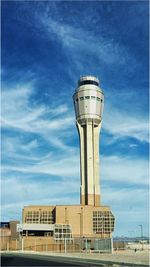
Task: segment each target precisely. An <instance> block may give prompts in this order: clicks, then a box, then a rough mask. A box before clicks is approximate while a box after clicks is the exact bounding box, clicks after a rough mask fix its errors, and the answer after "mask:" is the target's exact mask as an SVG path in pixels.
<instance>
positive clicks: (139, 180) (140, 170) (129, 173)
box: [101, 156, 148, 185]
mask: <svg viewBox="0 0 150 267" xmlns="http://www.w3.org/2000/svg"><path fill="white" fill-rule="evenodd" d="M101 176H102V183H103V182H104V183H105V181H109V182H114V183H116V184H117V183H118V184H119V185H121V184H129V185H148V160H144V159H142V158H134V157H133V158H132V157H123V156H120V157H119V156H110V157H106V156H101Z"/></svg>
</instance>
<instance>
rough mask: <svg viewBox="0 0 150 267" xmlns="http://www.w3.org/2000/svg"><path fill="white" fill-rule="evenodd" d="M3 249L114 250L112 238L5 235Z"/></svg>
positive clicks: (44, 250)
mask: <svg viewBox="0 0 150 267" xmlns="http://www.w3.org/2000/svg"><path fill="white" fill-rule="evenodd" d="M1 250H19V251H20V250H22V251H35V252H36V251H37V252H50V251H52V252H62V253H66V252H67V253H71V252H72V253H73V252H83V253H90V252H108V253H110V252H111V250H112V241H111V239H94V238H93V239H88V238H74V239H73V240H72V241H70V240H67V239H66V240H65V239H64V240H62V241H54V240H53V237H25V236H24V237H20V238H16V239H11V238H10V237H9V238H6V237H3V240H2V242H1Z"/></svg>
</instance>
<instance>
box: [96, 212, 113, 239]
mask: <svg viewBox="0 0 150 267" xmlns="http://www.w3.org/2000/svg"><path fill="white" fill-rule="evenodd" d="M114 221H115V218H114V216H113V214H112V213H111V211H93V232H94V233H96V234H101V235H103V234H110V233H111V232H113V231H114Z"/></svg>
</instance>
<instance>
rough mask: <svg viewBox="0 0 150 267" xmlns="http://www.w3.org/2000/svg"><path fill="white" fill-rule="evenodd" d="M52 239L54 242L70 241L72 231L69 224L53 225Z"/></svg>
mask: <svg viewBox="0 0 150 267" xmlns="http://www.w3.org/2000/svg"><path fill="white" fill-rule="evenodd" d="M54 239H55V240H56V241H64V240H65V239H66V240H68V241H71V240H72V229H71V225H70V224H55V226H54Z"/></svg>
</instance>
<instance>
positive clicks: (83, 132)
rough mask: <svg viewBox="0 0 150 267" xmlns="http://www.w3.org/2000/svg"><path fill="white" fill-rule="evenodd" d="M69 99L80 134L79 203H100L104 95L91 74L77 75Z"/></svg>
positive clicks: (95, 204) (97, 204) (94, 204)
mask: <svg viewBox="0 0 150 267" xmlns="http://www.w3.org/2000/svg"><path fill="white" fill-rule="evenodd" d="M78 84H79V87H78V88H77V90H76V92H75V94H74V96H73V98H74V106H75V113H76V124H77V129H78V132H79V137H80V175H81V188H80V203H81V204H82V205H93V206H99V205H100V182H99V133H100V128H101V120H102V111H103V102H104V95H103V92H102V90H101V89H100V88H99V87H98V85H99V81H98V79H97V78H95V77H93V76H85V77H82V78H80V80H79V83H78Z"/></svg>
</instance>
